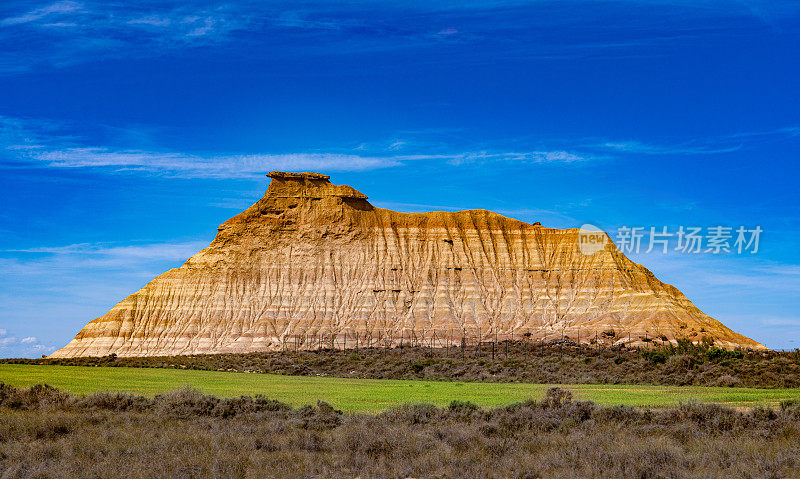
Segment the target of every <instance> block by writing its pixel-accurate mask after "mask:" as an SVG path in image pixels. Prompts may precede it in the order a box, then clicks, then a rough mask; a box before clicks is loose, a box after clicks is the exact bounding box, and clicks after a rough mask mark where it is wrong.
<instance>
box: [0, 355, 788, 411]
mask: <svg viewBox="0 0 800 479" xmlns="http://www.w3.org/2000/svg"><path fill="white" fill-rule="evenodd" d="M0 381H3V382H6V383H7V384H11V385H13V386H18V387H26V386H31V385H34V384H44V383H47V384H50V385H53V386H56V387H59V388H61V389H64V390H66V391H70V392H72V393H76V394H89V393H94V392H98V391H112V392H118V391H124V392H129V393H136V394H144V395H149V396H153V395H155V394H160V393H164V392H167V391H171V390H174V389H176V388H181V387H193V388H197V389H199V390H202V391H203V392H204V393H207V394H214V395H217V396H221V397H236V396H240V395H250V396H255V395H257V394H263V395H265V396H268V397H270V398H272V399H277V400H280V401H283V402H286V403H288V404H291V405H293V406H296V407H300V406H303V405H307V404H315V403H316V402H317V401H318V400H323V401H326V402H329V403H330V404H332V405H333V406H335V407H336V408H338V409H342V410H345V411H353V412H355V411H363V412H377V411H382V410H385V409H388V408H391V407H395V406H398V405H400V404H404V403H431V404H436V405H439V406H445V405H447V404H449V403H450V402H451V401H453V400H459V401H471V402H473V403H475V404H477V405H480V406H483V407H497V406H504V405H507V404H509V403H511V402H515V401H522V400H526V399H529V398H538V397H541V396H542V395H543V394H544V392H545V391H546V390H547V388H548V387H549V386H548V385H545V384H527V383H472V382H455V381H427V380H376V379H359V378H332V377H316V376H282V375H272V374H242V373H233V372H220V371H197V370H175V369H161V368H123V367H115V368H109V367H87V366H45V365H18V364H3V365H0ZM564 387H565V388H569V390H571V391H572V392H574V394H575V395H576V396H577V397H578V398H580V399H582V400H592V401H595V402H597V403H599V404H605V405H621V404H624V405H631V406H652V407H665V406H675V405H677V404H678V403H679V402H681V401H686V400H699V401H702V402H707V403H719V404H727V405H731V406H752V405H756V404H761V405H777V404H778V403H779V402H780V401H782V400H789V399H792V398H800V389H753V388H728V387H694V386H690V387H675V386H652V385H607V384H594V385H592V384H576V385H569V386H564Z"/></svg>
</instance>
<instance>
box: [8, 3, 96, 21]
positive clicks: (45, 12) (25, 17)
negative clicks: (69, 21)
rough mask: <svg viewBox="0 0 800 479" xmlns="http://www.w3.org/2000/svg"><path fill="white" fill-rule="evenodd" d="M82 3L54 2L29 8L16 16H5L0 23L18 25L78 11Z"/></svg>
mask: <svg viewBox="0 0 800 479" xmlns="http://www.w3.org/2000/svg"><path fill="white" fill-rule="evenodd" d="M81 9H82V4H80V3H78V2H70V1H63V2H56V3H53V4H51V5H48V6H46V7H42V8H37V9H35V10H31V11H29V12H27V13H25V14H22V15H19V16H16V17H7V18H4V19H2V20H0V25H20V24H24V23H31V22H35V21H38V20H42V19H47V20H50V19H51V18H52V17H53V16H58V15H63V14H67V13H76V12H80V11H81Z"/></svg>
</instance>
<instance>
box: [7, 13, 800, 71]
mask: <svg viewBox="0 0 800 479" xmlns="http://www.w3.org/2000/svg"><path fill="white" fill-rule="evenodd" d="M595 3H596V2H589V1H586V2H581V4H580V5H579V7H577V8H575V7H562V8H558V7H556V8H554V4H552V3H540V2H523V1H504V2H495V1H477V2H455V3H447V4H443V3H442V2H414V3H411V4H403V5H402V6H400V5H393V4H391V3H386V2H384V3H383V4H381V3H380V2H358V1H356V2H337V3H335V4H333V3H326V2H319V3H317V4H314V3H304V4H302V5H298V4H297V3H296V2H280V1H279V2H256V1H253V0H238V1H233V2H226V3H219V2H212V1H210V0H198V1H194V2H184V3H182V4H174V3H168V2H145V3H140V4H137V5H135V6H133V5H130V4H128V3H124V2H122V3H120V2H100V1H98V0H84V1H82V2H76V1H66V0H65V1H59V2H55V3H51V4H49V5H45V6H42V4H41V3H40V2H37V1H34V0H21V1H19V2H17V3H16V4H14V6H12V7H6V8H4V9H2V10H0V11H5V15H7V16H6V17H5V18H2V19H0V27H2V28H0V41H4V40H7V41H11V40H17V41H18V43H17V45H18V46H17V47H16V48H15V49H13V50H12V49H7V50H6V51H4V52H2V53H0V67H1V68H2V69H3V70H5V72H6V73H13V72H22V71H27V70H29V69H31V68H37V67H43V66H46V67H54V66H55V67H60V66H65V65H74V64H77V63H82V62H91V61H97V60H98V59H102V58H106V57H113V58H120V57H154V56H160V55H164V54H165V53H170V52H175V51H178V50H181V49H191V48H192V47H194V46H197V45H204V46H207V47H208V46H224V45H234V46H235V47H238V49H237V51H238V52H240V53H241V54H243V55H254V54H258V55H263V54H265V52H269V51H270V50H272V51H273V52H277V51H285V49H282V48H271V47H275V46H278V47H279V46H281V45H282V44H283V42H285V41H286V40H287V39H291V40H292V41H295V42H296V43H295V44H294V45H295V47H296V48H292V49H291V52H292V55H302V54H311V55H318V54H325V55H352V54H359V53H365V52H376V51H389V50H397V49H404V48H426V47H431V46H436V45H443V44H448V45H451V44H456V43H470V42H473V43H474V42H487V41H492V42H497V43H498V45H502V46H503V47H502V49H501V50H499V54H500V55H513V56H515V57H537V58H575V57H585V56H586V55H611V54H615V55H631V54H639V55H641V54H650V55H652V54H653V50H654V49H653V46H654V45H673V44H674V43H675V42H676V41H696V40H697V38H698V37H700V36H708V35H713V34H715V33H716V32H717V31H719V30H722V31H725V30H726V29H727V31H731V32H734V34H740V32H741V28H742V27H741V25H740V24H739V23H742V21H743V20H747V21H746V22H744V23H746V24H747V25H748V26H752V24H753V23H754V22H753V19H755V20H756V22H757V24H758V25H764V24H766V25H769V26H770V28H772V29H773V30H779V29H780V23H781V21H782V20H783V19H785V18H792V17H793V16H796V15H797V14H798V10H800V7H798V6H797V2H795V1H781V0H777V1H771V2H759V3H758V4H756V3H754V2H750V1H747V2H738V3H736V2H734V3H731V2H723V1H695V2H690V1H686V2H682V1H677V0H665V1H643V0H626V1H622V2H612V4H611V5H610V6H604V7H603V11H602V12H598V11H597V10H595V9H596V8H597V5H595ZM614 8H618V9H620V10H619V11H620V12H623V11H625V12H626V13H627V10H631V9H642V11H643V12H644V11H645V10H644V9H647V10H646V11H647V13H650V14H651V15H652V16H647V15H642V18H641V20H640V21H639V22H637V23H636V25H635V27H632V26H631V25H629V22H627V21H626V18H627V17H626V15H619V16H618V18H616V17H615V16H614V15H612V14H610V13H609V11H613V10H614ZM576 11H582V12H584V14H583V15H582V16H581V15H577V16H576V15H575V12H576ZM595 13H602V14H603V15H604V18H608V19H610V21H612V22H613V21H618V22H619V23H616V24H614V25H613V26H614V27H616V28H613V29H610V28H607V29H603V31H602V34H597V35H592V36H591V37H589V38H587V37H585V36H581V35H574V37H575V38H574V39H573V38H572V37H573V35H569V37H570V40H569V41H566V42H564V41H563V38H560V37H559V38H558V39H555V40H553V39H550V38H549V37H548V36H547V34H546V32H547V31H549V30H550V29H556V30H557V31H559V32H563V31H566V30H568V29H570V28H573V27H574V25H575V24H576V23H578V24H580V23H581V22H587V21H589V22H591V23H592V26H594V25H593V23H594V21H595V15H594V14H595ZM665 17H668V18H669V19H671V20H674V19H675V18H678V17H679V18H681V19H682V21H681V22H680V23H679V24H676V22H672V23H670V29H669V30H668V31H665V30H664V28H663V23H664V18H665ZM732 21H733V24H732ZM443 22H444V23H443ZM737 22H738V23H737ZM3 30H5V31H3ZM609 31H618V34H616V35H612V36H611V37H610V38H609ZM543 32H545V34H544V35H543ZM21 36H24V38H36V39H37V40H39V41H35V42H19V39H20V38H21ZM42 40H44V41H42ZM234 40H235V44H234ZM632 50H633V51H632ZM256 52H257V53H256ZM473 53H474V52H468V54H466V55H462V56H460V57H458V58H459V59H460V60H459V61H472V62H475V61H477V62H486V61H491V60H492V59H491V58H488V57H485V56H484V57H479V56H478V55H474V54H473ZM452 58H456V57H452ZM493 58H494V55H493Z"/></svg>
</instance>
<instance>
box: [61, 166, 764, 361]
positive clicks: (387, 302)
mask: <svg viewBox="0 0 800 479" xmlns="http://www.w3.org/2000/svg"><path fill="white" fill-rule="evenodd" d="M267 176H269V177H270V178H271V179H272V181H271V183H270V185H269V188H268V189H267V192H266V194H265V195H264V197H263V198H261V199H260V200H259V201H257V202H256V203H255V204H253V205H252V206H251V207H249V208H247V209H246V210H245V211H243V212H242V213H240V214H238V215H236V216H234V217H233V218H231V219H229V220H228V221H226V222H224V223H223V224H222V225H221V226H220V227H219V228H218V233H217V236H216V238H215V239H214V241H213V242H212V243H211V245H209V246H208V247H207V248H205V249H204V250H202V251H200V252H198V253H197V254H195V255H194V256H192V257H191V258H189V260H188V261H186V262H185V263H184V264H183V265H182V266H181V267H180V268H175V269H171V270H169V271H167V272H166V273H164V274H162V275H160V276H158V277H157V278H155V279H153V280H152V281H151V282H150V283H148V284H147V285H146V286H144V287H143V288H142V289H141V290H139V291H137V292H136V293H134V294H132V295H130V296H128V297H127V298H125V299H124V300H122V301H121V302H120V303H119V304H117V305H116V306H114V308H113V309H111V310H110V311H109V312H108V313H106V314H105V315H104V316H102V317H99V318H97V319H95V320H94V321H92V322H90V323H89V324H87V325H86V326H85V327H84V328H83V330H81V331H80V332H79V333H78V335H77V336H75V339H73V340H72V341H71V342H70V343H69V344H68V345H66V346H65V347H63V348H61V349H59V350H58V351H56V352H55V353H53V354H52V357H76V356H104V355H108V354H111V353H115V354H117V355H119V356H160V355H180V354H204V353H235V352H251V351H267V350H280V349H281V348H285V347H289V348H295V347H298V348H301V349H309V348H317V347H319V346H320V344H322V345H323V346H327V347H330V345H331V344H333V345H334V346H335V347H339V348H340V347H353V346H355V341H356V335H358V337H359V341H360V344H361V346H362V347H363V346H364V345H366V344H367V343H369V344H372V345H373V346H374V345H376V344H381V345H387V344H388V345H389V346H397V345H399V344H400V343H401V341H404V342H405V344H408V343H409V342H411V341H414V340H415V339H414V338H416V341H419V340H420V339H421V338H424V341H425V343H424V344H430V341H431V340H433V341H434V343H435V344H437V345H444V344H445V343H447V344H452V345H458V344H461V339H462V337H464V336H466V337H467V338H470V339H471V341H473V342H474V341H475V339H476V338H477V337H481V338H483V339H484V340H487V341H488V340H492V339H495V338H496V339H498V340H503V339H524V340H530V341H536V340H538V339H547V340H551V339H561V338H563V337H565V336H566V337H569V338H571V339H572V340H580V341H582V342H587V341H589V340H594V339H595V337H597V338H598V340H600V341H602V342H603V343H604V344H632V345H640V344H643V343H644V342H650V341H652V340H653V339H656V342H661V341H673V342H674V341H675V340H676V339H678V338H688V339H690V340H693V341H700V340H702V339H703V338H704V337H708V338H712V339H713V340H714V342H715V344H716V345H719V346H723V347H727V348H734V347H743V348H754V349H763V348H764V346H763V345H761V344H759V343H758V342H756V341H754V340H752V339H749V338H747V337H745V336H742V335H741V334H738V333H736V332H734V331H732V330H730V329H728V328H727V327H726V326H724V325H723V324H722V323H720V322H719V321H717V320H715V319H713V318H711V317H710V316H708V315H706V314H705V313H703V312H702V311H700V310H699V309H698V308H697V307H696V306H695V305H694V304H692V302H691V301H689V300H688V299H687V298H686V296H684V295H683V294H682V293H681V292H680V291H678V289H676V288H675V287H673V286H670V285H668V284H665V283H662V282H661V281H659V280H658V279H656V277H655V276H654V275H653V273H651V272H650V271H649V270H647V269H646V268H645V267H643V266H641V265H639V264H637V263H634V262H633V261H631V260H629V259H628V258H627V257H626V256H625V255H624V254H622V253H621V252H620V251H619V250H618V249H617V247H616V246H615V245H614V244H613V242H612V241H611V239H610V238H609V237H608V235H606V234H605V233H600V234H601V235H602V237H603V239H604V240H607V241H605V243H604V244H601V245H600V247H599V248H598V251H597V252H595V253H594V254H583V253H582V252H581V251H580V248H579V241H580V235H581V230H579V229H578V228H571V229H552V228H545V227H543V226H541V225H540V224H538V223H534V224H528V223H525V222H522V221H518V220H515V219H511V218H508V217H505V216H502V215H499V214H497V213H492V212H491V211H486V210H468V211H458V212H443V211H433V212H428V213H398V212H395V211H390V210H386V209H383V208H376V207H374V206H372V205H371V204H370V203H369V202H368V201H367V197H366V196H365V195H364V194H362V193H360V192H359V191H357V190H355V189H353V188H351V187H350V186H344V185H334V184H332V183H331V182H330V181H329V177H328V176H326V175H323V174H320V173H285V172H272V173H270V174H269V175H267ZM648 340H649V341H648Z"/></svg>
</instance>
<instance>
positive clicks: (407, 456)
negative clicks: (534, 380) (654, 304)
mask: <svg viewBox="0 0 800 479" xmlns="http://www.w3.org/2000/svg"><path fill="white" fill-rule="evenodd" d="M798 443H800V408H798V406H797V405H792V404H788V403H787V404H784V405H783V407H782V408H781V409H776V410H772V409H764V408H756V409H752V410H749V411H735V410H732V409H728V408H724V407H720V406H710V405H702V404H697V403H691V404H685V405H682V406H680V407H678V408H671V409H660V410H652V411H651V410H641V409H634V408H630V407H600V406H597V405H595V404H593V403H590V402H577V401H573V400H572V398H571V397H570V394H569V393H568V392H566V391H563V390H558V389H553V390H551V391H549V392H548V394H547V396H546V397H545V398H544V399H543V400H541V401H527V402H523V403H518V404H514V405H511V406H507V407H503V408H496V409H481V408H478V407H476V406H474V405H472V404H470V403H460V402H454V403H453V404H451V405H450V406H449V407H446V408H438V407H435V406H430V405H414V406H403V407H399V408H395V409H392V410H389V411H386V412H384V413H380V414H378V415H361V414H359V415H345V414H342V413H341V412H339V411H336V410H335V409H333V408H331V407H330V406H328V405H327V404H325V403H319V404H317V405H316V406H307V407H303V408H298V409H292V408H290V407H289V406H287V405H284V404H281V403H278V402H275V401H271V400H269V399H266V398H263V397H258V398H232V399H218V398H214V397H210V396H204V395H201V394H199V393H197V392H194V391H191V390H182V391H177V392H173V393H169V394H163V395H159V396H156V397H153V398H146V397H141V396H132V395H126V394H95V395H90V396H86V397H77V396H71V395H68V394H65V393H62V392H60V391H58V390H55V389H52V388H47V387H34V388H30V389H15V388H11V387H8V386H0V477H3V478H13V477H59V478H71V477H103V478H113V477H362V478H367V477H398V478H403V477H459V478H470V477H525V478H534V477H581V478H584V477H601V478H603V477H608V478H611V477H614V478H619V477H631V478H633V477H635V478H671V477H703V478H714V477H720V478H722V477H725V478H729V477H737V478H738V477H759V478H762V477H763V478H770V477H774V478H781V477H797V476H798V475H800V458H798V456H797V444H798Z"/></svg>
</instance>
